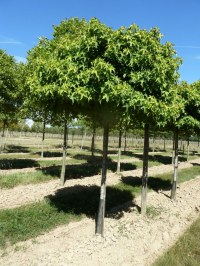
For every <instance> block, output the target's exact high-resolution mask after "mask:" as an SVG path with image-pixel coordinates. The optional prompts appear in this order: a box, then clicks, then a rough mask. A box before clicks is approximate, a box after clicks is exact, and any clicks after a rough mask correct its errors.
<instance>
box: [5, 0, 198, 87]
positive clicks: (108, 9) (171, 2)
mask: <svg viewBox="0 0 200 266" xmlns="http://www.w3.org/2000/svg"><path fill="white" fill-rule="evenodd" d="M199 11H200V0H190V1H188V0H101V1H95V0H93V1H92V0H71V1H70V0H32V1H31V0H29V1H28V0H0V49H4V50H6V51H7V53H8V54H10V55H13V56H15V57H16V59H18V60H23V59H25V58H26V55H27V52H28V50H30V49H31V48H32V47H34V46H35V45H36V44H37V42H38V37H40V36H45V37H48V38H51V37H52V33H53V28H52V25H58V24H59V23H60V22H61V21H62V20H63V19H66V18H71V17H79V18H83V17H84V18H86V19H90V18H91V17H97V18H98V19H100V21H101V22H103V23H105V24H106V25H108V26H111V27H112V28H118V27H120V26H129V25H130V24H132V23H136V24H137V25H139V26H140V27H141V28H145V29H148V30H149V29H151V28H152V27H158V28H159V29H160V31H161V33H162V34H163V35H164V37H163V42H165V41H170V42H171V43H173V44H174V45H175V49H176V51H177V54H178V55H179V56H180V57H182V58H183V64H182V66H181V68H180V74H181V77H180V79H181V80H186V81H188V82H190V83H191V82H194V81H196V80H198V79H200V15H199Z"/></svg>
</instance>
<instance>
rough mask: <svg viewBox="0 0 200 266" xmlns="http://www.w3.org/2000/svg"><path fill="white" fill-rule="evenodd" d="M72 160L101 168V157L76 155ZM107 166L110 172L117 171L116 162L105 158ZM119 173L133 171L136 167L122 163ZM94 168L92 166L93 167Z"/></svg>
mask: <svg viewBox="0 0 200 266" xmlns="http://www.w3.org/2000/svg"><path fill="white" fill-rule="evenodd" d="M73 158H75V159H78V160H81V159H82V160H86V161H87V163H89V164H90V165H91V166H92V165H95V166H96V167H98V168H100V169H101V167H102V156H91V155H85V154H76V155H75V156H73ZM107 166H108V170H111V171H112V172H116V170H117V162H115V161H113V160H112V159H111V158H109V157H108V158H107ZM120 166H121V171H129V170H135V169H137V165H136V164H133V163H126V162H123V163H121V164H120ZM93 167H94V166H93Z"/></svg>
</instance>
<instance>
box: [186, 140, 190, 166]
mask: <svg viewBox="0 0 200 266" xmlns="http://www.w3.org/2000/svg"><path fill="white" fill-rule="evenodd" d="M189 154H190V138H188V140H187V162H188V160H189Z"/></svg>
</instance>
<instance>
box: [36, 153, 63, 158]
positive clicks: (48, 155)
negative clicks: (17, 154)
mask: <svg viewBox="0 0 200 266" xmlns="http://www.w3.org/2000/svg"><path fill="white" fill-rule="evenodd" d="M35 154H38V155H41V152H36V153H35ZM62 156H63V153H62V152H54V151H44V153H43V157H44V158H45V157H46V158H48V157H62Z"/></svg>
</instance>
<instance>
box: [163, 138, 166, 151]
mask: <svg viewBox="0 0 200 266" xmlns="http://www.w3.org/2000/svg"><path fill="white" fill-rule="evenodd" d="M163 150H164V151H166V143H165V137H164V140H163Z"/></svg>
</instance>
